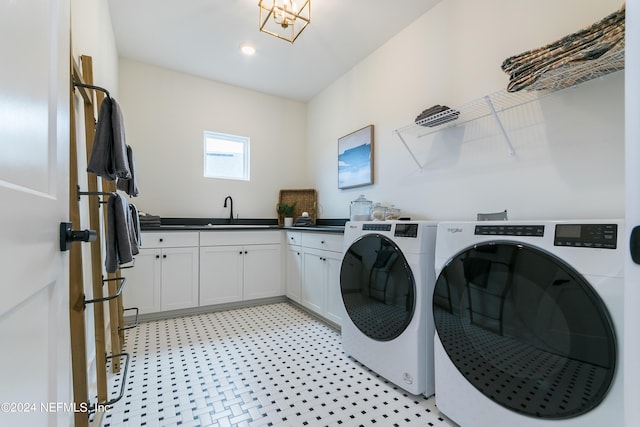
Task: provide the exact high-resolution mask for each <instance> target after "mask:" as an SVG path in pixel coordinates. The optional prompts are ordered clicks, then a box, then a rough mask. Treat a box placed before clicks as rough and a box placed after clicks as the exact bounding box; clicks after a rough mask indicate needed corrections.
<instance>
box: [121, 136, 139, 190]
mask: <svg viewBox="0 0 640 427" xmlns="http://www.w3.org/2000/svg"><path fill="white" fill-rule="evenodd" d="M127 159H128V160H129V171H130V172H131V178H118V182H117V184H116V187H117V188H118V190H120V191H124V192H125V193H127V194H128V195H129V196H130V197H136V196H137V195H138V194H139V193H138V181H137V180H136V161H135V158H134V157H133V150H132V149H131V146H130V145H127Z"/></svg>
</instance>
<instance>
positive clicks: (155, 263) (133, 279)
mask: <svg viewBox="0 0 640 427" xmlns="http://www.w3.org/2000/svg"><path fill="white" fill-rule="evenodd" d="M160 252H161V251H160V249H140V253H139V254H138V255H136V256H135V266H134V267H133V268H128V269H126V270H122V274H123V275H124V276H125V277H126V279H127V283H126V284H125V287H124V289H123V290H122V304H123V305H124V307H125V308H132V307H138V310H139V313H140V314H145V313H156V312H158V311H160V272H161V265H160V264H161V261H160Z"/></svg>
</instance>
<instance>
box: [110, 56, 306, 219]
mask: <svg viewBox="0 0 640 427" xmlns="http://www.w3.org/2000/svg"><path fill="white" fill-rule="evenodd" d="M120 92H121V93H122V96H121V98H120V100H119V101H120V105H121V107H122V110H123V113H124V116H125V125H126V131H127V142H128V143H129V144H130V145H131V147H132V148H133V151H134V155H135V158H136V171H137V176H138V178H137V179H138V187H139V189H140V195H139V196H138V197H137V198H135V199H133V200H132V201H133V202H134V203H135V204H136V206H137V207H138V208H139V209H141V210H142V211H145V212H148V213H151V214H154V215H161V216H164V217H203V218H210V217H216V218H219V217H226V216H228V210H227V209H225V208H223V202H224V198H225V196H226V195H231V196H232V197H233V200H234V212H235V213H238V214H239V216H240V218H243V217H244V218H276V216H277V214H276V211H275V205H276V203H277V202H278V195H279V190H280V189H283V188H307V187H308V185H309V183H308V181H306V180H305V176H306V174H305V167H304V166H305V165H304V161H303V159H304V158H305V136H306V105H305V104H303V103H300V102H296V101H291V100H287V99H284V98H279V97H275V96H271V95H265V94H262V93H259V92H255V91H250V90H247V89H241V88H238V87H234V86H230V85H226V84H222V83H217V82H212V81H209V80H205V79H201V78H198V77H193V76H189V75H186V74H182V73H177V72H173V71H170V70H166V69H162V68H157V67H154V66H150V65H147V64H143V63H140V62H136V61H131V60H125V59H121V60H120ZM205 130H209V131H215V132H223V133H229V134H234V135H242V136H248V137H249V138H250V139H251V142H250V144H251V169H250V172H251V180H250V181H249V182H245V181H232V180H221V179H212V178H204V177H203V149H204V145H203V144H204V141H203V132H204V131H205Z"/></svg>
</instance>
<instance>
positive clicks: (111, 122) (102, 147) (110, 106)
mask: <svg viewBox="0 0 640 427" xmlns="http://www.w3.org/2000/svg"><path fill="white" fill-rule="evenodd" d="M87 172H91V173H94V174H96V175H98V176H101V177H103V178H104V179H106V180H108V181H113V180H115V179H116V178H130V177H131V172H130V170H129V160H128V158H127V145H126V139H125V134H124V119H123V117H122V111H121V110H120V106H119V105H118V103H117V102H116V100H115V99H113V98H110V97H107V98H105V99H104V100H103V101H102V104H101V105H100V112H99V113H98V123H97V124H96V134H95V137H94V139H93V147H92V148H91V155H90V156H89V162H88V163H87Z"/></svg>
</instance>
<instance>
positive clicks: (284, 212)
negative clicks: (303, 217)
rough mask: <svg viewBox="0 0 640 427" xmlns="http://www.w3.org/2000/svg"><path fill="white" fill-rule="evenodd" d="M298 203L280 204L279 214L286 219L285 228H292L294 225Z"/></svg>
mask: <svg viewBox="0 0 640 427" xmlns="http://www.w3.org/2000/svg"><path fill="white" fill-rule="evenodd" d="M296 203H297V202H293V203H292V204H290V205H289V204H287V203H278V206H277V210H278V214H279V215H280V216H282V217H284V226H285V227H291V226H292V225H293V214H294V213H295V211H296Z"/></svg>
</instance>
